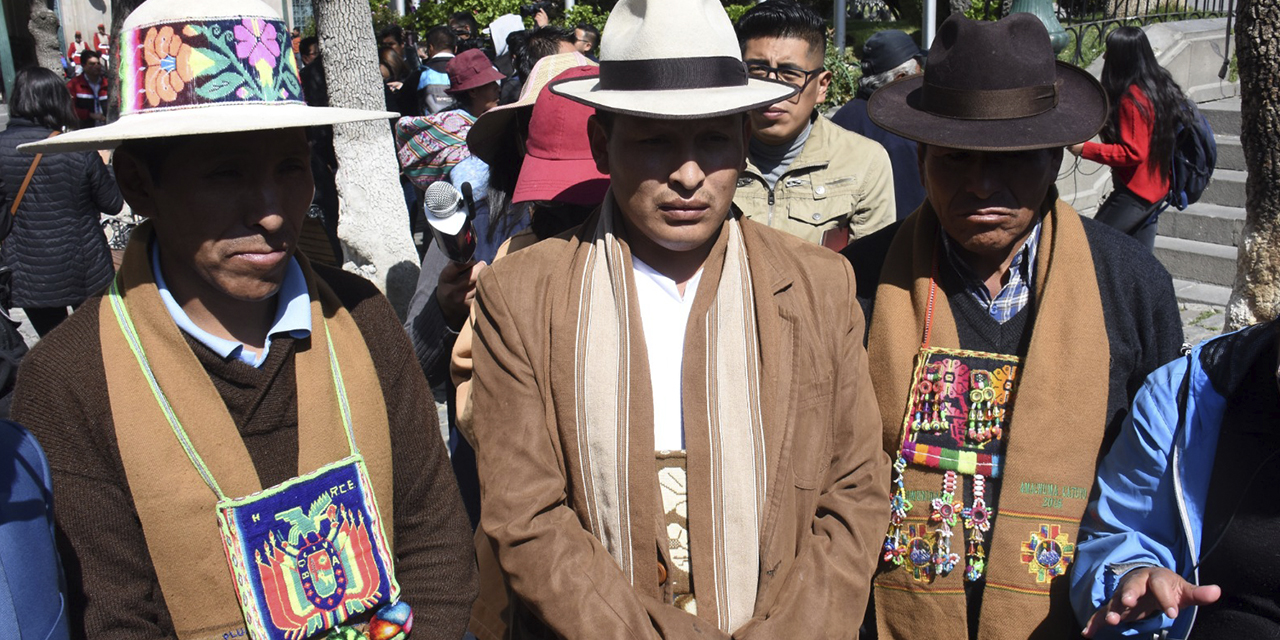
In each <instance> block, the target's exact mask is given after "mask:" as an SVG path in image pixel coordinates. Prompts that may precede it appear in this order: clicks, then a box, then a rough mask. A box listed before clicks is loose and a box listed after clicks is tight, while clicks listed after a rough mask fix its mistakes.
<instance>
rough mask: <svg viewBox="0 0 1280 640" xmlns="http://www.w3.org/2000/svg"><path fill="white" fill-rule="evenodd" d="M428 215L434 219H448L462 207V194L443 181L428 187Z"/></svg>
mask: <svg viewBox="0 0 1280 640" xmlns="http://www.w3.org/2000/svg"><path fill="white" fill-rule="evenodd" d="M426 202H427V213H429V214H430V215H431V217H433V218H448V217H449V216H451V215H453V214H454V213H456V212H457V211H458V208H459V207H461V206H462V194H460V193H458V190H457V189H456V188H454V186H453V185H451V184H449V183H448V182H445V181H443V180H440V181H437V182H432V183H431V186H429V187H427V194H426Z"/></svg>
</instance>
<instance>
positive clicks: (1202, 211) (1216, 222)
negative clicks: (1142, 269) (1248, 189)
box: [1158, 201, 1244, 247]
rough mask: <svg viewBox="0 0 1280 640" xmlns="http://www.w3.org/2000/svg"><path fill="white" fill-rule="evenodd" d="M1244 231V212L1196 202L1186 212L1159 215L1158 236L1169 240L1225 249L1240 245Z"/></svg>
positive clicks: (1171, 210) (1172, 211) (1168, 210)
mask: <svg viewBox="0 0 1280 640" xmlns="http://www.w3.org/2000/svg"><path fill="white" fill-rule="evenodd" d="M1243 229H1244V209H1241V208H1239V207H1224V206H1222V205H1217V204H1210V203H1208V202H1203V201H1201V202H1197V203H1195V204H1193V205H1191V206H1189V207H1187V210H1186V211H1179V210H1177V209H1175V208H1172V207H1170V208H1168V209H1165V211H1164V213H1162V214H1160V220H1159V227H1158V233H1159V234H1160V235H1161V236H1167V237H1170V238H1181V239H1183V240H1195V241H1197V242H1208V243H1211V244H1219V245H1222V246H1226V247H1236V246H1239V245H1240V234H1241V232H1242V231H1243Z"/></svg>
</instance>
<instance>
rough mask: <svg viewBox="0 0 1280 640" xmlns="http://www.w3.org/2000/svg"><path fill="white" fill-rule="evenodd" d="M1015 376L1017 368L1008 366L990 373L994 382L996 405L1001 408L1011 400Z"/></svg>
mask: <svg viewBox="0 0 1280 640" xmlns="http://www.w3.org/2000/svg"><path fill="white" fill-rule="evenodd" d="M1017 376H1018V370H1017V368H1015V367H1011V366H1009V365H1005V366H1003V367H1000V368H999V369H996V370H995V371H992V372H991V377H992V378H994V380H995V389H996V404H998V405H1001V406H1003V405H1005V404H1007V403H1008V402H1009V401H1010V400H1012V399H1013V387H1014V379H1015V378H1017Z"/></svg>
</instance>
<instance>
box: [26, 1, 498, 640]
mask: <svg viewBox="0 0 1280 640" xmlns="http://www.w3.org/2000/svg"><path fill="white" fill-rule="evenodd" d="M121 38H122V40H123V44H124V46H122V47H121V51H122V52H123V53H124V55H123V56H122V57H123V58H124V59H123V60H122V61H121V67H122V72H121V77H122V82H121V98H122V100H121V101H122V109H121V111H122V115H121V117H120V119H119V120H118V121H117V122H114V123H112V124H109V125H106V126H103V127H97V128H94V129H89V130H80V131H76V132H72V133H67V134H63V135H61V136H58V137H55V138H51V139H49V140H47V141H44V142H41V143H36V144H33V145H29V147H30V150H34V151H39V152H43V153H54V152H60V151H70V150H84V149H104V148H113V147H117V146H118V149H117V153H116V155H115V168H116V177H117V181H118V182H119V184H120V189H121V191H122V192H123V193H124V195H125V199H126V200H128V201H129V204H130V205H131V206H132V208H133V211H134V212H135V213H138V214H140V215H142V216H144V217H146V218H147V222H146V223H144V224H143V225H141V226H139V227H138V228H137V230H135V231H134V232H133V236H132V238H131V240H130V243H129V245H128V248H127V249H126V251H125V256H124V263H123V265H122V266H121V268H120V273H119V275H118V276H117V278H116V279H115V280H114V282H113V283H112V286H111V287H110V289H109V290H108V291H107V292H105V294H104V295H103V297H101V298H98V299H93V300H90V301H89V302H86V303H85V305H84V306H82V307H81V308H80V310H79V311H77V312H76V314H75V315H74V316H73V317H72V318H70V319H69V320H67V321H66V322H65V323H64V324H63V325H62V327H61V328H60V330H59V331H57V332H55V333H53V334H51V335H50V336H48V337H47V338H46V339H45V340H43V341H41V343H40V344H39V346H38V347H37V348H35V349H33V350H32V352H31V353H30V355H29V356H28V358H27V359H26V361H25V362H24V366H23V368H22V370H21V373H20V376H19V383H18V387H17V390H16V391H15V394H14V403H13V416H14V417H15V418H16V419H19V420H21V421H22V422H23V423H25V424H26V425H27V426H28V427H29V428H30V429H31V430H32V432H33V433H35V434H36V436H37V437H38V438H39V440H40V441H41V443H42V444H43V445H44V447H45V449H46V451H47V453H48V456H49V463H50V467H51V469H52V474H53V484H54V491H55V493H56V494H57V495H58V500H57V504H56V511H55V516H56V519H57V524H58V529H59V531H60V533H62V534H63V535H62V537H61V538H60V543H61V544H60V552H61V554H62V557H63V560H64V563H65V565H66V566H67V567H68V575H69V578H70V579H69V583H70V588H69V599H68V603H67V609H66V611H67V615H68V616H69V618H70V620H71V625H72V628H73V629H75V630H76V631H75V632H73V635H76V636H79V635H85V636H88V637H106V636H108V635H109V636H111V637H128V638H173V637H177V638H184V639H185V638H226V637H253V638H255V639H263V638H272V639H276V638H300V637H311V636H314V635H317V634H322V633H325V632H327V631H329V630H332V629H334V628H340V627H349V626H351V625H358V624H364V623H369V624H370V625H371V627H372V628H373V629H374V630H375V631H376V634H375V635H376V636H377V637H386V638H391V637H395V635H396V634H397V633H404V632H407V631H408V630H409V627H410V623H411V621H412V619H413V618H411V617H410V616H409V609H410V608H412V612H413V617H414V618H416V620H417V622H418V629H417V633H416V634H415V635H414V637H415V638H422V637H438V638H457V637H459V636H460V635H461V634H462V632H463V628H464V626H465V620H466V616H467V611H468V609H469V607H470V605H471V602H472V600H473V599H474V594H475V590H476V578H475V576H476V574H475V568H474V562H473V560H472V552H471V545H470V543H469V532H468V530H467V522H466V518H465V515H464V513H463V510H462V505H461V502H460V500H459V498H458V492H457V488H456V485H455V483H454V480H453V476H452V474H451V473H450V469H449V463H448V458H447V455H446V453H445V451H444V448H443V446H442V443H441V442H440V439H439V437H437V436H435V435H434V434H435V433H436V424H435V422H436V420H435V412H434V411H433V410H432V408H433V407H432V403H431V397H430V394H429V391H428V389H427V387H426V383H425V381H424V380H423V377H422V374H421V372H420V371H419V370H418V368H417V366H416V364H415V363H414V358H413V352H412V348H411V347H410V345H409V342H408V340H407V339H406V337H405V334H404V331H403V330H402V329H401V326H400V323H399V321H398V320H397V318H396V316H395V314H394V313H393V311H392V309H391V307H390V305H389V304H388V303H387V301H386V300H385V298H383V297H382V296H381V295H380V294H379V293H378V291H377V289H376V288H375V287H374V286H373V285H372V284H370V283H368V282H366V281H364V280H362V279H360V278H358V277H355V276H352V275H349V274H344V273H342V272H339V271H335V270H328V269H325V268H323V267H320V266H312V265H310V264H309V263H308V262H307V260H306V259H305V258H304V257H303V256H302V255H300V254H298V253H297V252H296V244H297V238H298V234H299V230H300V227H301V225H302V220H303V216H305V214H306V211H307V208H308V205H309V203H310V201H311V196H312V192H313V185H312V179H311V171H310V169H309V158H310V150H309V148H308V144H307V138H306V134H305V132H304V129H303V127H305V126H310V125H322V124H336V123H341V122H354V121H360V120H378V119H382V118H386V117H388V116H391V115H394V114H387V113H382V112H370V111H358V110H349V109H330V108H312V107H307V106H306V105H305V103H304V102H303V100H302V96H301V92H300V89H299V80H298V72H297V65H296V63H295V61H294V59H293V51H292V49H291V47H290V46H289V40H288V30H287V29H286V27H285V25H284V23H283V22H281V20H280V18H279V16H278V15H277V14H276V12H275V11H274V10H273V9H271V8H270V7H268V6H267V5H266V4H264V3H262V2H260V1H259V0H223V1H220V2H218V3H193V2H190V0H149V1H148V2H146V3H144V4H142V5H141V6H139V7H138V8H137V10H135V11H134V12H133V13H132V14H130V16H129V17H128V19H127V20H126V21H125V23H124V26H123V30H122V35H121ZM406 605H407V606H406ZM370 620H372V622H370Z"/></svg>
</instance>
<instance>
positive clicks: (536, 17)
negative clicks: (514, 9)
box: [533, 9, 551, 27]
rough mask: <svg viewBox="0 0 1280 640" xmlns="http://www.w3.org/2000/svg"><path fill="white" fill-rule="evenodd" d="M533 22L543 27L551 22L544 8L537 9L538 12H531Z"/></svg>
mask: <svg viewBox="0 0 1280 640" xmlns="http://www.w3.org/2000/svg"><path fill="white" fill-rule="evenodd" d="M533 24H534V26H538V27H545V26H547V25H549V24H551V16H548V15H547V10H546V9H538V12H537V13H535V14H533Z"/></svg>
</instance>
